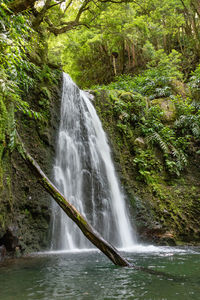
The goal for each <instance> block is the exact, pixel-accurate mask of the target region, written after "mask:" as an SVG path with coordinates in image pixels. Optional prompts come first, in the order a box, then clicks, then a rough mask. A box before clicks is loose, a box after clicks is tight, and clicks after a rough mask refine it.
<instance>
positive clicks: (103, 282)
mask: <svg viewBox="0 0 200 300" xmlns="http://www.w3.org/2000/svg"><path fill="white" fill-rule="evenodd" d="M145 248H146V247H143V251H142V248H141V249H140V250H141V251H142V253H138V252H139V251H138V252H137V251H135V252H132V253H127V252H126V253H125V254H124V255H125V256H126V257H127V258H128V259H129V261H131V262H132V263H134V264H135V265H137V266H142V267H148V268H149V269H150V270H157V271H159V272H160V275H159V273H158V274H157V275H154V274H150V273H147V272H145V271H141V270H134V269H129V268H121V267H116V266H114V265H113V264H112V263H111V262H110V261H109V260H108V259H107V258H106V257H104V256H103V255H102V254H101V253H99V252H95V251H90V252H87V251H85V252H76V253H69V252H68V253H59V254H55V253H54V254H47V253H46V254H43V255H40V256H33V257H29V258H23V259H18V260H13V261H10V262H9V263H7V264H6V265H2V266H0V300H33V299H34V300H39V299H42V300H54V299H56V300H57V299H59V300H61V299H63V300H64V299H65V300H66V299H70V300H71V299H107V300H109V299H170V300H171V299H175V300H176V299H181V300H183V299H187V300H190V299H198V300H199V299H200V267H199V265H200V264H199V263H200V249H199V248H193V249H191V248H189V249H177V248H168V247H161V248H156V250H155V249H154V250H155V251H153V249H152V251H149V252H147V251H146V252H145ZM163 274H164V275H163Z"/></svg>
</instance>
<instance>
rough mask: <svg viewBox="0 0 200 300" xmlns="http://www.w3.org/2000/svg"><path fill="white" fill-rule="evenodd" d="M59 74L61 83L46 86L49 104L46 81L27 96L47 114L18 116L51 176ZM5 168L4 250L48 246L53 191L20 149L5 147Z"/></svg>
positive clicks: (0, 214)
mask: <svg viewBox="0 0 200 300" xmlns="http://www.w3.org/2000/svg"><path fill="white" fill-rule="evenodd" d="M58 77H59V78H58V82H59V85H56V84H55V85H49V84H48V83H47V84H46V86H45V89H46V91H48V92H49V93H48V95H50V96H49V97H48V99H46V102H45V107H44V106H42V105H41V102H40V99H41V97H43V99H44V95H42V89H44V85H43V87H42V88H41V86H38V89H36V90H34V91H30V95H29V97H28V99H27V101H28V102H29V104H30V107H33V109H34V110H35V111H40V112H41V114H42V115H43V116H44V120H43V121H39V120H34V119H33V118H29V117H28V116H27V115H24V114H21V113H18V114H17V116H16V118H17V130H18V132H19V133H20V136H21V137H22V140H23V142H24V144H25V146H26V148H27V150H28V151H29V152H30V153H31V155H32V156H33V157H34V158H35V160H36V161H37V162H38V164H39V165H40V166H41V168H42V170H43V171H44V172H45V173H46V174H47V175H48V176H49V177H50V178H51V176H52V166H53V162H54V157H55V148H56V134H57V130H58V126H59V115H60V97H61V74H59V75H58ZM46 94H47V93H46ZM1 168H2V169H1V174H2V186H1V187H0V247H1V249H2V251H1V252H2V253H3V254H5V252H7V254H12V253H16V254H24V253H30V252H33V251H38V250H41V249H48V248H49V243H50V237H49V234H50V215H51V211H50V206H51V203H50V202H51V200H50V197H49V195H48V194H47V193H46V192H45V191H44V190H43V188H42V187H40V185H39V184H38V182H37V180H36V179H35V177H34V175H33V174H32V171H31V170H30V169H29V168H28V167H27V165H26V164H25V163H24V161H23V160H22V158H21V157H20V155H19V153H18V152H17V151H16V150H14V151H13V152H12V153H10V151H9V150H8V149H6V147H5V149H4V154H3V157H2V164H1Z"/></svg>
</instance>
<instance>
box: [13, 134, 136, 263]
mask: <svg viewBox="0 0 200 300" xmlns="http://www.w3.org/2000/svg"><path fill="white" fill-rule="evenodd" d="M17 149H18V151H19V153H20V154H21V156H22V157H23V159H24V160H25V162H26V163H27V164H28V165H29V166H30V167H31V169H32V170H33V171H34V173H35V176H36V177H37V179H38V180H39V183H40V184H41V185H42V186H43V187H44V189H45V190H46V191H47V192H48V193H49V194H50V195H51V196H52V197H53V198H54V200H55V201H56V202H57V203H58V205H59V206H60V207H61V208H62V209H63V210H64V212H65V213H66V214H67V215H68V217H69V218H71V219H72V220H73V221H74V222H75V223H76V224H77V226H78V227H79V228H80V229H81V231H82V232H83V234H84V235H85V236H86V238H87V239H88V240H89V241H90V242H91V243H92V244H93V245H95V246H96V247H97V248H99V250H101V251H102V252H103V253H104V254H105V255H106V256H107V257H108V258H109V259H110V260H111V261H112V262H113V263H114V264H115V265H118V266H123V267H133V266H132V265H131V264H130V263H129V262H128V261H127V260H126V259H125V258H123V257H122V256H121V255H120V254H119V252H118V250H117V249H116V248H115V247H113V246H112V245H111V244H110V243H108V242H107V241H105V240H104V239H103V238H102V237H101V236H100V234H99V233H98V232H97V231H96V230H95V229H94V228H93V227H92V226H91V225H90V224H88V222H87V221H86V219H85V218H84V217H83V216H82V215H81V214H80V213H79V212H78V211H77V209H76V208H75V207H74V206H73V205H71V204H70V203H69V202H68V201H67V199H66V198H65V197H64V196H63V195H62V194H61V193H60V192H59V191H58V189H57V188H56V187H55V186H54V185H53V183H52V182H51V181H50V180H49V179H48V177H47V176H46V175H45V174H44V173H43V171H42V170H41V168H40V166H39V165H38V164H37V162H36V161H35V160H34V159H33V157H32V156H31V155H30V154H29V153H28V152H27V151H26V149H25V147H24V144H23V143H22V141H21V139H20V137H19V135H17Z"/></svg>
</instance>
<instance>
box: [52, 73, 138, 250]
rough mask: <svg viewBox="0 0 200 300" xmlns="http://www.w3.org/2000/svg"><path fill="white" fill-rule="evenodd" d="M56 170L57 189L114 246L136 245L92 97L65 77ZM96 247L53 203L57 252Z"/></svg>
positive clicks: (65, 75)
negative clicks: (91, 100)
mask: <svg viewBox="0 0 200 300" xmlns="http://www.w3.org/2000/svg"><path fill="white" fill-rule="evenodd" d="M57 145H58V146H57V155H56V161H55V165H54V178H55V183H56V185H57V187H58V189H59V190H60V191H61V192H62V193H63V194H64V195H65V196H66V198H67V199H68V200H69V202H70V203H72V204H73V205H74V206H75V207H76V208H77V209H78V210H79V211H80V212H81V214H82V215H83V216H84V217H85V218H86V219H87V220H88V222H89V223H90V224H91V225H92V226H94V228H95V229H96V230H97V231H99V233H100V234H101V235H102V236H103V237H104V238H105V239H106V240H108V241H109V242H111V243H112V244H113V245H115V246H117V247H120V248H127V247H131V246H133V245H134V244H135V243H136V237H135V233H134V231H133V226H132V225H131V223H130V221H129V216H128V214H127V209H126V206H125V200H124V195H123V193H122V191H121V189H120V186H119V182H118V179H117V176H116V173H115V169H114V165H113V162H112V159H111V153H110V148H109V145H108V142H107V138H106V135H105V132H104V131H103V128H102V125H101V122H100V120H99V118H98V116H97V114H96V111H95V109H94V107H93V105H92V103H91V102H90V100H89V99H88V97H87V95H86V94H85V93H84V92H83V91H81V90H80V89H79V88H78V87H77V86H76V84H75V83H74V82H73V81H72V79H71V78H70V76H69V75H67V74H65V73H64V74H63V92H62V101H61V117H60V127H59V133H58V142H57ZM91 246H92V245H91V244H90V242H88V241H87V239H86V238H85V237H84V236H83V234H82V232H80V230H79V228H77V226H76V225H75V224H74V223H73V222H72V221H71V220H70V219H69V218H68V217H67V216H66V215H65V214H64V213H63V212H62V211H61V209H60V208H59V206H58V205H57V204H53V230H52V247H51V249H52V250H67V249H70V250H75V249H84V248H90V247H91Z"/></svg>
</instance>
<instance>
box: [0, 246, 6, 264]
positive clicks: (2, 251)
mask: <svg viewBox="0 0 200 300" xmlns="http://www.w3.org/2000/svg"><path fill="white" fill-rule="evenodd" d="M5 256H6V247H5V246H4V245H2V246H0V262H1V261H2V260H3V259H4V258H5Z"/></svg>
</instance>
